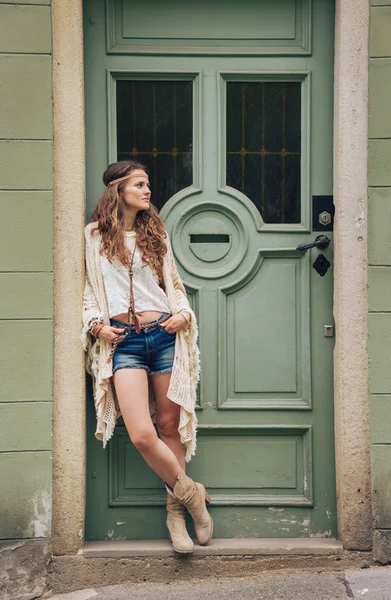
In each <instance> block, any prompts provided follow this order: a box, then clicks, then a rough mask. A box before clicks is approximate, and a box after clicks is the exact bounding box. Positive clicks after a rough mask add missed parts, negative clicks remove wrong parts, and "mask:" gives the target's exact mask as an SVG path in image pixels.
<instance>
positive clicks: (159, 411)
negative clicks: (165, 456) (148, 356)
mask: <svg viewBox="0 0 391 600" xmlns="http://www.w3.org/2000/svg"><path fill="white" fill-rule="evenodd" d="M170 378H171V373H162V374H160V375H152V377H151V380H152V385H153V390H154V393H155V400H156V425H157V429H158V432H159V436H160V438H161V439H162V440H163V442H164V443H165V444H166V445H167V446H168V447H169V448H171V450H172V451H173V453H174V454H175V456H176V458H177V460H178V463H179V464H180V466H181V468H182V469H183V470H184V471H185V470H186V469H185V450H184V445H183V444H182V443H181V440H180V436H179V432H178V425H179V412H180V408H181V407H180V406H179V404H175V402H172V400H170V399H169V398H167V390H168V386H169V385H170Z"/></svg>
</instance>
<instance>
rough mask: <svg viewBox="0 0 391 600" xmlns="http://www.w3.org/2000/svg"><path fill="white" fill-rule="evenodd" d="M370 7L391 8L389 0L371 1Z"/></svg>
mask: <svg viewBox="0 0 391 600" xmlns="http://www.w3.org/2000/svg"><path fill="white" fill-rule="evenodd" d="M372 6H391V1H390V0H372Z"/></svg>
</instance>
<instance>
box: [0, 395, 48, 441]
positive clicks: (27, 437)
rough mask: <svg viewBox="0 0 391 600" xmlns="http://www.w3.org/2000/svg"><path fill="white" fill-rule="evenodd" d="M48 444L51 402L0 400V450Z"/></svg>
mask: <svg viewBox="0 0 391 600" xmlns="http://www.w3.org/2000/svg"><path fill="white" fill-rule="evenodd" d="M51 448H52V402H18V403H11V404H6V403H0V452H22V451H30V450H51Z"/></svg>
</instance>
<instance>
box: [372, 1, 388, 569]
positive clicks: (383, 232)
mask: <svg viewBox="0 0 391 600" xmlns="http://www.w3.org/2000/svg"><path fill="white" fill-rule="evenodd" d="M390 33H391V0H388V1H387V0H372V6H371V25H370V52H369V54H370V59H369V77H370V81H369V172H368V181H369V193H368V206H369V215H368V217H369V223H368V227H369V234H368V242H369V373H370V380H369V392H370V415H371V463H372V494H373V495H372V499H373V520H374V544H373V548H374V554H375V557H376V558H377V559H378V560H380V561H382V562H387V561H391V112H390V97H391V35H390Z"/></svg>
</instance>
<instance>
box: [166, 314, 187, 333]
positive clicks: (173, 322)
mask: <svg viewBox="0 0 391 600" xmlns="http://www.w3.org/2000/svg"><path fill="white" fill-rule="evenodd" d="M187 315H189V313H188V312H187V313H186V316H187ZM189 317H190V315H189ZM160 327H164V329H165V330H166V331H167V332H168V333H176V332H177V331H179V330H180V329H184V328H185V327H187V321H186V320H185V317H183V316H182V313H179V314H177V315H173V316H172V317H170V318H169V319H167V321H164V323H162V324H161V325H160Z"/></svg>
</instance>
